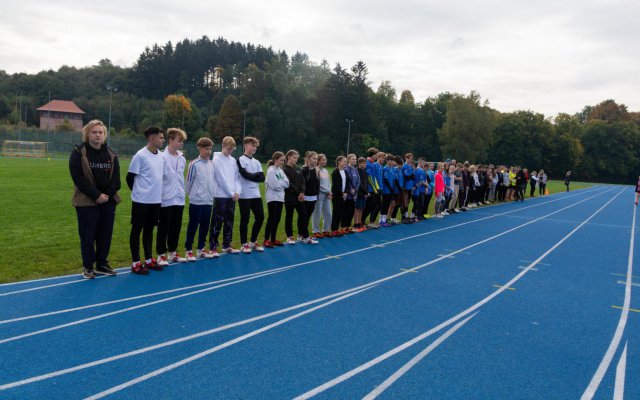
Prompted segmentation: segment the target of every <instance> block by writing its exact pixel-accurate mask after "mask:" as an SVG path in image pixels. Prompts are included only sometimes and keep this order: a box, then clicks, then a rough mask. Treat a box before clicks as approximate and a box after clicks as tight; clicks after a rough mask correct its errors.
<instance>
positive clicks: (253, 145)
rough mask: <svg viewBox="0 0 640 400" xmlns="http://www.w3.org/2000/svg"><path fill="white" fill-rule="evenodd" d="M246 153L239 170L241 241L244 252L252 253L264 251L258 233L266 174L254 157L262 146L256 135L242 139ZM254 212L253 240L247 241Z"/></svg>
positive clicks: (243, 155) (262, 210) (260, 225)
mask: <svg viewBox="0 0 640 400" xmlns="http://www.w3.org/2000/svg"><path fill="white" fill-rule="evenodd" d="M242 144H243V145H244V153H243V154H242V156H240V158H238V163H237V164H238V171H239V172H240V176H241V178H240V185H241V186H242V194H241V195H240V200H238V204H239V205H240V241H241V242H242V252H243V253H245V254H249V253H251V250H255V251H264V248H263V247H262V246H260V245H258V234H259V233H260V228H262V223H263V221H264V209H263V207H262V198H261V197H260V186H259V184H260V182H264V179H265V176H264V172H262V164H260V161H258V160H256V159H255V158H253V155H254V154H255V153H256V150H258V146H260V141H259V140H258V139H256V138H254V137H251V136H247V137H246V138H244V140H243V141H242ZM250 213H253V218H254V219H255V220H254V222H253V227H252V228H251V240H249V241H247V231H248V229H249V215H250Z"/></svg>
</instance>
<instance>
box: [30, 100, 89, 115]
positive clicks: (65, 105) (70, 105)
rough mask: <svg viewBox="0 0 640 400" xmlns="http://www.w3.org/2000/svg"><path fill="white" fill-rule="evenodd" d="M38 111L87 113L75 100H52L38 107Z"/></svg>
mask: <svg viewBox="0 0 640 400" xmlns="http://www.w3.org/2000/svg"><path fill="white" fill-rule="evenodd" d="M38 111H54V112H64V113H73V114H85V112H84V111H82V110H81V109H80V107H78V106H77V105H76V103H74V102H73V101H67V100H51V101H50V102H48V103H47V104H45V105H43V106H42V107H40V108H38Z"/></svg>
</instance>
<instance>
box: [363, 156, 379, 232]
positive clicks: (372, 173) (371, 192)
mask: <svg viewBox="0 0 640 400" xmlns="http://www.w3.org/2000/svg"><path fill="white" fill-rule="evenodd" d="M378 153H379V151H378V149H376V148H375V147H371V148H370V149H369V150H367V155H368V157H367V159H366V166H365V171H366V173H367V179H366V184H367V198H366V204H365V207H364V209H363V210H362V222H364V223H366V222H367V217H368V216H369V215H371V217H372V218H371V221H372V222H373V221H375V218H374V217H373V211H374V209H375V208H376V206H377V204H376V201H377V194H378V192H379V191H380V186H379V185H378V181H377V180H376V167H375V164H376V163H377V161H378Z"/></svg>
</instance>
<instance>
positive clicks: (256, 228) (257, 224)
mask: <svg viewBox="0 0 640 400" xmlns="http://www.w3.org/2000/svg"><path fill="white" fill-rule="evenodd" d="M238 205H239V206H240V242H241V243H242V244H245V243H248V242H247V232H248V230H249V216H250V215H251V213H253V217H254V218H255V221H254V222H253V227H252V228H251V240H250V242H251V243H253V242H255V241H256V240H258V234H259V233H260V229H261V228H262V223H263V222H264V209H263V208H262V199H261V198H260V197H257V198H254V199H239V200H238Z"/></svg>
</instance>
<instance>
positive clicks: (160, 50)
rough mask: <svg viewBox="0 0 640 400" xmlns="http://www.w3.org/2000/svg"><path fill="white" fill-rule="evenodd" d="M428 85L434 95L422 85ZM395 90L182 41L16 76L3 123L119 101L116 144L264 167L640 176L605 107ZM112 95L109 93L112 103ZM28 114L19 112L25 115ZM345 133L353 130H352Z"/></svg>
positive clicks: (228, 45) (634, 137) (287, 58)
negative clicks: (199, 143)
mask: <svg viewBox="0 0 640 400" xmlns="http://www.w3.org/2000/svg"><path fill="white" fill-rule="evenodd" d="M425 84H427V83H425ZM402 89H403V90H402V91H400V93H398V92H397V91H396V89H395V88H394V87H393V85H392V83H391V82H388V81H385V82H383V83H382V84H380V85H379V86H378V87H372V86H371V82H370V81H369V80H368V69H367V65H366V64H365V62H364V61H360V62H358V63H356V64H355V65H353V66H350V67H343V66H342V65H340V64H336V65H333V66H330V65H329V64H328V63H327V62H326V61H322V62H319V63H318V62H314V61H311V60H310V59H309V57H308V56H307V55H306V54H304V53H295V54H293V55H289V54H287V53H286V52H284V51H276V50H273V49H272V48H271V47H263V46H261V45H253V44H242V43H238V42H229V41H227V40H226V39H224V38H218V39H215V40H211V39H209V38H208V37H206V36H204V37H202V38H200V39H198V40H189V39H185V40H183V41H181V42H179V43H177V44H175V45H174V44H173V43H171V42H169V43H166V44H164V45H157V44H156V45H154V46H152V47H150V48H146V49H144V51H143V52H142V54H140V56H139V58H138V60H137V61H136V62H135V64H134V65H133V66H132V67H130V68H123V67H119V66H114V65H113V64H112V63H111V61H109V60H108V59H103V60H101V61H100V62H99V63H98V65H94V66H91V67H85V68H76V67H70V66H63V67H61V68H60V69H59V70H57V71H52V70H50V71H42V72H40V73H37V74H25V73H17V74H13V75H9V74H7V73H5V72H4V71H0V122H1V123H3V124H6V125H16V124H18V123H22V124H25V123H26V125H28V126H37V125H38V118H37V112H36V111H35V109H36V108H37V107H39V106H41V105H43V104H45V103H47V101H48V99H49V96H51V98H52V99H61V100H73V101H75V102H76V104H78V106H80V108H82V109H83V110H84V111H85V112H86V113H87V115H86V116H85V122H87V121H88V120H89V119H93V118H100V119H103V120H106V119H107V116H108V110H109V94H110V93H112V94H113V102H112V105H113V113H112V127H113V130H114V132H113V133H114V134H116V135H134V134H139V132H141V131H142V130H144V128H145V127H146V126H148V125H156V124H157V125H162V126H165V127H169V126H178V127H184V128H185V129H186V130H187V132H188V134H189V135H190V139H193V138H197V137H199V136H203V135H209V136H211V137H212V138H213V139H214V141H216V142H218V143H219V138H220V137H222V136H225V135H233V136H236V137H241V136H242V133H243V131H245V132H246V133H247V135H249V134H250V135H254V136H257V137H258V138H260V140H261V142H262V146H261V148H260V153H261V155H262V158H263V159H264V158H265V155H270V154H271V153H272V152H273V151H274V150H285V151H286V150H287V149H289V148H297V149H299V150H302V151H305V150H309V149H314V150H317V151H320V152H324V153H327V154H328V155H329V157H330V159H331V158H333V157H334V156H336V155H338V154H340V153H344V152H345V151H346V148H347V136H348V132H349V125H350V128H351V129H350V140H349V145H350V151H351V152H356V153H358V154H363V152H364V150H365V149H366V148H368V147H370V146H377V147H380V148H381V149H383V150H385V151H388V152H392V153H397V154H404V153H405V152H406V151H412V152H414V153H415V154H417V155H422V156H425V157H427V158H428V159H430V160H438V159H444V158H456V159H458V160H470V161H472V162H493V163H508V164H518V165H523V166H527V167H528V168H529V169H534V170H536V169H539V168H544V169H545V170H546V171H547V172H550V175H551V176H555V177H558V176H560V175H564V172H565V171H566V170H573V171H574V175H575V176H576V178H577V179H586V180H599V181H610V182H623V181H633V179H634V178H635V177H636V176H637V175H638V172H639V167H640V150H639V149H640V130H639V126H640V114H639V113H637V112H629V110H627V107H626V106H625V105H624V104H618V103H616V102H615V101H614V100H604V101H603V102H602V103H600V104H596V105H586V106H585V107H584V108H583V109H582V110H576V113H575V114H573V115H569V114H560V115H556V116H544V115H542V114H539V113H536V112H535V111H531V110H526V111H524V110H523V111H517V112H510V113H502V112H500V110H495V109H493V108H491V107H490V106H489V105H488V102H487V101H484V100H483V99H481V97H480V95H479V94H478V93H476V92H472V93H468V94H459V93H448V92H447V93H439V94H435V93H434V94H433V96H432V97H430V98H428V99H424V100H422V99H419V100H422V101H417V100H416V99H414V97H413V95H412V93H411V90H410V89H411V88H402ZM110 91H111V92H110ZM19 111H20V112H19ZM348 121H352V122H351V123H350V124H349V122H348Z"/></svg>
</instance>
